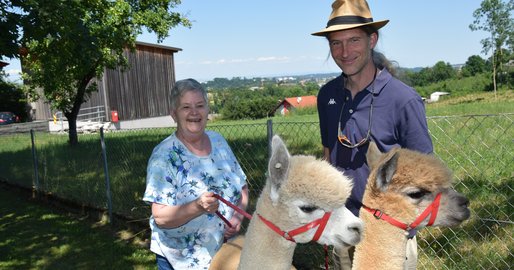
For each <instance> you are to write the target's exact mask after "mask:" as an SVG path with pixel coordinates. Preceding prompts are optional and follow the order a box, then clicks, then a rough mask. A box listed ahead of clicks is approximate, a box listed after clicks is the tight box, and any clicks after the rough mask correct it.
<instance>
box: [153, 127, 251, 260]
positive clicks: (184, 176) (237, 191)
mask: <svg viewBox="0 0 514 270" xmlns="http://www.w3.org/2000/svg"><path fill="white" fill-rule="evenodd" d="M206 133H207V135H208V136H209V139H210V141H211V145H212V150H211V153H210V155H208V156H205V157H200V156H196V155H194V154H193V153H191V152H190V151H189V150H188V149H187V148H186V147H185V146H184V145H183V144H182V142H180V140H178V139H177V137H176V136H175V134H172V135H171V136H169V137H167V138H166V139H164V140H163V141H162V142H161V143H160V144H159V145H157V146H156V147H155V148H154V150H153V152H152V156H151V157H150V160H149V161H148V167H147V176H146V190H145V194H144V196H143V200H144V201H146V202H149V203H153V202H155V203H160V204H165V205H182V204H186V203H188V202H191V201H193V200H195V199H196V198H198V197H199V196H200V195H201V194H202V193H204V192H206V191H212V192H214V193H217V194H219V195H221V196H222V197H223V198H225V199H226V200H229V201H230V202H232V203H234V204H237V202H238V201H239V200H240V199H241V190H242V188H243V187H244V186H245V185H246V175H245V174H244V172H243V170H242V169H241V167H240V165H239V163H238V162H237V160H236V157H235V156H234V154H233V152H232V150H231V149H230V147H229V145H228V144H227V142H226V140H225V139H224V138H223V137H222V136H221V135H220V134H219V133H217V132H214V131H206ZM218 210H219V211H220V213H221V214H222V215H223V216H225V218H227V219H228V220H230V218H231V217H232V215H233V213H234V210H233V209H232V208H230V207H229V206H227V205H225V204H224V203H221V202H220V207H219V209H218ZM150 228H151V229H152V239H151V244H150V250H152V251H153V252H154V253H156V254H159V255H161V256H164V257H166V258H167V259H168V261H169V262H170V263H171V265H172V266H173V268H175V269H208V268H209V264H210V262H211V258H212V257H213V256H214V254H215V253H216V251H218V249H219V248H220V246H221V244H222V243H223V233H224V223H223V221H222V220H221V219H220V218H219V217H218V216H216V215H215V214H204V215H201V216H199V217H197V218H194V219H192V220H191V221H189V222H188V223H186V224H184V225H182V226H180V227H177V228H173V229H161V228H159V227H157V225H156V224H155V221H154V219H153V217H150Z"/></svg>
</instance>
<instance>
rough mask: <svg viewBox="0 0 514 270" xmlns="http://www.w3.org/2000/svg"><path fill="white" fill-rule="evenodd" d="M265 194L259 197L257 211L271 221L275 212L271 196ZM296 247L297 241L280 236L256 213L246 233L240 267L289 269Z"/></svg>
mask: <svg viewBox="0 0 514 270" xmlns="http://www.w3.org/2000/svg"><path fill="white" fill-rule="evenodd" d="M265 194H266V193H263V194H262V195H261V197H260V198H259V201H258V202H257V207H256V209H255V213H259V214H261V215H262V216H263V217H265V218H267V219H270V221H271V220H273V219H272V215H273V213H269V212H270V209H273V206H271V201H270V200H269V196H268V195H265ZM266 210H267V211H266ZM295 248H296V243H294V242H291V241H288V240H286V239H285V238H283V237H282V236H280V235H279V234H278V233H276V232H275V231H273V230H272V229H271V228H269V227H268V226H267V225H266V224H264V223H263V222H262V220H260V218H259V217H258V216H257V215H256V214H254V215H253V217H252V220H251V221H250V224H249V226H248V230H247V232H246V235H245V243H244V246H243V250H242V252H241V261H240V263H239V268H238V269H244V270H254V269H256V270H262V269H274V270H282V269H284V270H286V269H287V270H289V269H291V264H292V262H293V255H294V250H295Z"/></svg>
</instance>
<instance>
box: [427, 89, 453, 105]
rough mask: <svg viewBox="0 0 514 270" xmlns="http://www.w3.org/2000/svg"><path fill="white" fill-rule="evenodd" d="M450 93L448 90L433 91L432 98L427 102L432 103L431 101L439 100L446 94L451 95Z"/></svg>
mask: <svg viewBox="0 0 514 270" xmlns="http://www.w3.org/2000/svg"><path fill="white" fill-rule="evenodd" d="M449 94H450V93H448V92H433V93H432V94H430V99H428V100H427V102H429V103H431V102H436V101H439V98H440V97H441V96H445V95H449Z"/></svg>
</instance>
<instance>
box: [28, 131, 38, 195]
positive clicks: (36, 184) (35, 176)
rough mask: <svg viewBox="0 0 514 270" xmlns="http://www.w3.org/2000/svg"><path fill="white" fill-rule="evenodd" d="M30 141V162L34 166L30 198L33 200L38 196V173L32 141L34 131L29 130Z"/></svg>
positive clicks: (34, 146) (34, 144)
mask: <svg viewBox="0 0 514 270" xmlns="http://www.w3.org/2000/svg"><path fill="white" fill-rule="evenodd" d="M30 140H31V142H32V162H33V164H34V182H33V183H32V185H33V188H32V198H35V197H36V195H39V191H40V190H39V173H38V169H37V155H36V143H35V140H34V130H33V129H31V130H30Z"/></svg>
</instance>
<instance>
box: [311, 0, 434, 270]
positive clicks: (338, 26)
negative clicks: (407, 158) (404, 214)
mask: <svg viewBox="0 0 514 270" xmlns="http://www.w3.org/2000/svg"><path fill="white" fill-rule="evenodd" d="M388 22H389V20H383V21H376V22H375V21H373V17H372V16H371V11H370V9H369V6H368V4H367V2H366V1H365V0H352V1H344V0H336V1H335V2H334V3H333V4H332V13H331V15H330V18H329V21H328V23H327V27H326V28H325V29H323V30H321V31H319V32H315V33H313V34H312V35H315V36H323V37H326V38H327V39H328V43H329V47H330V53H331V55H332V58H333V59H334V61H335V62H336V64H337V65H338V66H339V68H340V69H341V71H342V74H341V75H340V76H339V77H337V78H335V79H333V80H331V81H330V82H328V83H327V84H326V85H324V86H323V87H322V88H321V89H320V91H319V94H318V114H319V121H320V131H321V141H322V144H323V154H324V157H325V159H326V160H329V161H330V162H331V163H332V164H333V165H334V166H336V167H337V168H339V169H340V170H341V171H343V172H344V173H345V174H346V175H348V176H350V177H352V178H353V179H354V188H353V190H352V195H351V196H350V199H349V200H348V202H347V207H348V209H350V211H352V212H353V213H354V214H355V215H358V214H359V209H360V206H361V205H360V202H361V201H362V196H363V193H364V189H365V186H366V183H367V178H368V175H369V168H368V166H367V164H366V152H367V149H368V145H369V144H368V143H369V141H371V140H372V141H374V142H375V143H376V144H377V146H378V147H379V149H380V150H381V151H383V152H387V151H389V150H390V149H391V148H393V147H404V148H409V149H413V150H417V151H420V152H424V153H431V152H432V151H433V146H432V141H431V139H430V135H429V134H428V127H427V122H426V116H425V108H424V104H423V101H422V99H421V97H420V96H419V95H418V94H417V93H416V91H415V90H414V89H412V88H411V87H409V86H407V85H406V84H404V83H402V82H401V81H399V80H398V79H396V78H395V77H393V76H392V74H391V73H392V70H391V68H390V66H392V65H390V62H389V61H387V59H386V58H385V57H384V56H383V55H382V54H381V53H378V52H376V51H375V47H376V45H377V42H378V38H379V34H378V29H380V28H382V27H383V26H385V25H386V24H387V23H388ZM410 238H411V239H413V240H412V241H409V244H410V245H411V247H408V249H411V250H412V251H413V252H412V253H413V254H409V252H407V253H408V254H406V256H407V257H408V258H407V260H406V267H407V268H412V267H414V268H415V263H416V262H417V256H416V254H415V252H416V243H415V238H414V235H411V236H410ZM345 255H346V254H345ZM346 267H348V265H346Z"/></svg>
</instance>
